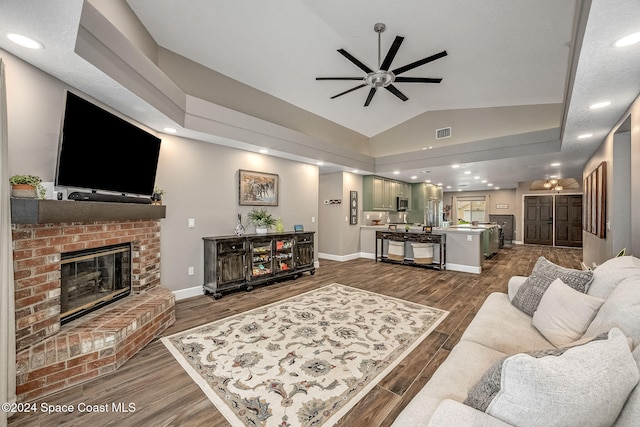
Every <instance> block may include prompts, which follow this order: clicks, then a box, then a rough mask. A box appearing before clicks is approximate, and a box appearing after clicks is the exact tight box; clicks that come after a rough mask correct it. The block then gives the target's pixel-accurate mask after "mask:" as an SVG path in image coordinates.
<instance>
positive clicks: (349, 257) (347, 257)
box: [318, 253, 360, 262]
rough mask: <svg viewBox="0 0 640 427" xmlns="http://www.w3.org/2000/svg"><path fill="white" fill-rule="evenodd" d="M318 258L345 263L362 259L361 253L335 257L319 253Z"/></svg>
mask: <svg viewBox="0 0 640 427" xmlns="http://www.w3.org/2000/svg"><path fill="white" fill-rule="evenodd" d="M318 258H322V259H328V260H331V261H339V262H344V261H351V260H354V259H358V258H360V253H355V254H349V255H333V254H323V253H318Z"/></svg>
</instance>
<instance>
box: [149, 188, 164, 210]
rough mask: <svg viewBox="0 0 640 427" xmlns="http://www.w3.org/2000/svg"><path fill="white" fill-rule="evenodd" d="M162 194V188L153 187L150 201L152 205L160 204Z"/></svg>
mask: <svg viewBox="0 0 640 427" xmlns="http://www.w3.org/2000/svg"><path fill="white" fill-rule="evenodd" d="M163 194H165V191H164V190H163V189H162V188H160V187H158V186H155V187H153V194H152V195H151V201H152V202H153V204H154V205H161V204H162V195H163Z"/></svg>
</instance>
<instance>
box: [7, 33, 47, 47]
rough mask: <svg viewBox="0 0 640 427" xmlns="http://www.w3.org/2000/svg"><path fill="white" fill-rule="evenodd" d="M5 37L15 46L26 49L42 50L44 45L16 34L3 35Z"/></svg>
mask: <svg viewBox="0 0 640 427" xmlns="http://www.w3.org/2000/svg"><path fill="white" fill-rule="evenodd" d="M5 35H6V37H7V38H8V39H9V40H11V41H12V42H14V43H15V44H17V45H19V46H22V47H26V48H27V49H44V45H43V44H42V43H40V42H39V41H37V40H34V39H32V38H30V37H27V36H23V35H22V34H17V33H5Z"/></svg>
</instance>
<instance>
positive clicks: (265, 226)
mask: <svg viewBox="0 0 640 427" xmlns="http://www.w3.org/2000/svg"><path fill="white" fill-rule="evenodd" d="M249 221H251V222H252V223H253V225H255V226H256V233H257V234H266V233H267V231H268V230H269V229H270V228H271V227H273V226H274V225H275V224H276V219H275V218H274V217H273V216H271V214H270V213H268V212H267V210H266V209H265V208H254V209H253V210H252V211H251V212H249Z"/></svg>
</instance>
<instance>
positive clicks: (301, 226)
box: [293, 224, 304, 233]
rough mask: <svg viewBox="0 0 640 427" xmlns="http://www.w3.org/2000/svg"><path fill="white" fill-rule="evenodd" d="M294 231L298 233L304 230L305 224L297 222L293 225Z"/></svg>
mask: <svg viewBox="0 0 640 427" xmlns="http://www.w3.org/2000/svg"><path fill="white" fill-rule="evenodd" d="M293 231H295V232H296V233H299V232H302V231H304V226H303V225H302V224H296V225H294V226H293Z"/></svg>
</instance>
